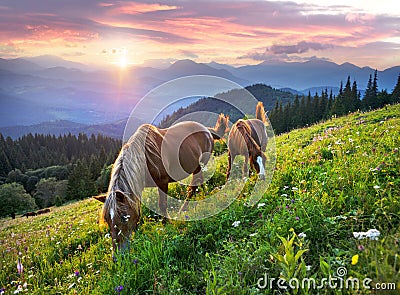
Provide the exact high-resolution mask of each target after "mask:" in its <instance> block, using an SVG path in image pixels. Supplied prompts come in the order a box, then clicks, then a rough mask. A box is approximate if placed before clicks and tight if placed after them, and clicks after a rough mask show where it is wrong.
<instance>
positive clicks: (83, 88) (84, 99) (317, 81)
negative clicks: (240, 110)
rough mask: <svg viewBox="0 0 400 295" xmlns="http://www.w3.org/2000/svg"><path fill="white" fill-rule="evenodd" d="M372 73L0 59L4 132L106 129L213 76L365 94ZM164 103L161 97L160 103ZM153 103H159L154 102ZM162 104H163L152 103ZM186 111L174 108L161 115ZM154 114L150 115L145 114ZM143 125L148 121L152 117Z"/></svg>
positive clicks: (385, 83) (383, 82) (389, 80)
mask: <svg viewBox="0 0 400 295" xmlns="http://www.w3.org/2000/svg"><path fill="white" fill-rule="evenodd" d="M373 71H374V70H373V69H372V68H369V67H364V68H360V67H357V66H355V65H353V64H351V63H344V64H342V65H338V64H335V63H333V62H328V61H324V60H311V61H308V62H302V63H300V62H292V63H286V62H277V61H275V62H262V63H260V64H258V65H249V66H242V67H232V66H230V65H224V64H219V63H215V62H211V63H208V64H203V63H196V62H194V61H192V60H179V61H176V62H174V63H173V64H171V65H169V66H168V67H165V66H164V67H163V68H154V67H149V66H132V67H130V68H128V69H124V70H120V69H118V68H116V67H114V68H110V69H104V68H102V69H94V68H90V67H88V66H86V65H83V64H80V63H75V62H71V61H67V60H64V59H62V58H59V57H54V56H39V57H29V58H17V59H0V126H14V125H34V124H38V123H40V122H47V121H54V120H67V121H72V122H77V123H82V124H86V125H99V124H100V125H101V124H105V123H107V122H114V121H117V120H120V119H123V118H126V117H128V116H129V114H130V112H131V111H132V109H133V108H134V106H135V104H136V103H137V102H138V101H139V100H140V99H141V98H142V97H144V95H146V93H148V92H149V91H150V90H152V89H154V88H155V87H157V86H158V85H161V84H162V83H165V82H167V81H169V80H171V79H175V78H178V77H184V76H188V75H212V76H218V77H222V78H225V79H228V80H231V81H234V82H236V83H238V84H239V85H242V86H248V85H252V84H255V83H261V84H265V85H271V86H272V87H274V88H277V89H279V88H282V89H284V90H286V89H287V90H288V91H289V92H290V93H292V94H299V93H304V94H307V93H308V90H310V91H311V94H312V95H314V94H315V91H318V93H320V91H321V90H322V89H325V88H328V90H330V89H333V91H334V93H335V89H337V87H338V86H339V85H340V81H343V82H345V81H346V79H347V76H349V75H350V77H351V80H352V81H353V80H354V79H355V80H356V81H357V85H358V89H360V90H361V92H362V91H363V89H365V87H366V85H367V81H368V78H369V75H371V74H373ZM399 73H400V66H397V67H392V68H389V69H386V70H384V71H379V72H378V86H379V89H382V88H386V89H387V90H388V91H389V92H390V91H391V90H392V89H393V87H394V85H395V84H396V82H397V77H398V75H399ZM160 99H162V97H161V98H160ZM152 103H153V102H152ZM154 105H157V102H154ZM182 107H186V105H184V104H182V103H181V104H179V103H177V104H174V105H173V106H171V107H168V109H167V110H165V112H163V113H162V115H163V116H164V115H165V116H166V115H168V114H167V112H170V113H172V112H174V111H176V110H178V109H179V108H182ZM147 115H148V114H147ZM141 116H142V117H141V118H140V119H141V121H143V122H148V121H149V118H147V117H146V114H142V115H141Z"/></svg>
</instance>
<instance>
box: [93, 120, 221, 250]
mask: <svg viewBox="0 0 400 295" xmlns="http://www.w3.org/2000/svg"><path fill="white" fill-rule="evenodd" d="M213 147H214V140H213V137H212V135H211V133H210V131H209V130H208V129H207V128H206V127H204V126H203V125H201V124H199V123H196V122H181V123H178V124H176V125H173V126H171V127H169V128H166V129H158V128H157V127H155V126H153V125H150V124H144V125H141V126H140V127H139V128H138V130H137V131H136V132H135V133H134V134H133V135H132V136H131V138H130V139H129V140H128V142H127V143H126V144H125V145H124V146H123V147H122V149H121V152H120V154H119V156H118V158H117V159H116V161H115V163H114V166H113V170H112V172H111V180H110V185H109V187H108V193H107V195H106V196H98V197H95V198H96V199H97V200H100V201H103V202H104V206H103V210H102V218H103V220H105V221H106V222H107V224H108V225H109V227H110V229H111V236H112V239H113V249H114V250H117V249H118V250H123V249H125V248H126V246H127V245H128V244H129V237H130V235H131V233H132V231H133V230H136V229H137V226H138V223H139V219H140V208H141V207H140V204H141V196H142V191H143V189H144V188H145V187H155V186H157V187H158V193H159V197H158V207H159V210H160V214H161V215H163V216H164V217H168V213H167V192H168V183H170V182H175V181H179V180H182V179H185V178H186V177H187V176H189V175H190V174H192V175H193V178H192V181H191V183H190V186H189V189H188V193H187V198H190V197H191V196H192V195H193V193H194V192H195V190H196V188H197V186H198V185H199V184H201V183H202V181H203V175H202V171H201V167H202V165H204V164H207V162H208V160H209V158H210V156H211V153H212V151H213Z"/></svg>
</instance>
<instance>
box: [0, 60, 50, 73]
mask: <svg viewBox="0 0 400 295" xmlns="http://www.w3.org/2000/svg"><path fill="white" fill-rule="evenodd" d="M43 69H44V68H43V67H41V66H39V65H37V64H35V63H33V62H30V61H28V60H25V59H22V58H16V59H4V58H0V70H5V71H9V72H12V73H18V74H30V73H34V72H37V71H40V70H43Z"/></svg>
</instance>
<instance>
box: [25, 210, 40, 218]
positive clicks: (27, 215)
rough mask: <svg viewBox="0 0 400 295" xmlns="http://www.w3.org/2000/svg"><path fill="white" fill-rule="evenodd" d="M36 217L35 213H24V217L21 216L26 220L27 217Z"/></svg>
mask: <svg viewBox="0 0 400 295" xmlns="http://www.w3.org/2000/svg"><path fill="white" fill-rule="evenodd" d="M36 215H37V213H36V212H33V211H32V212H26V213H25V214H24V215H22V216H26V218H28V217H29V216H36Z"/></svg>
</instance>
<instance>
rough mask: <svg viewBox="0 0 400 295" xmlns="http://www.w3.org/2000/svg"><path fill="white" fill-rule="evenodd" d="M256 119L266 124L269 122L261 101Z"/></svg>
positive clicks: (257, 107)
mask: <svg viewBox="0 0 400 295" xmlns="http://www.w3.org/2000/svg"><path fill="white" fill-rule="evenodd" d="M256 118H257V119H258V120H260V121H262V122H263V123H264V124H265V122H267V118H266V113H265V109H264V105H263V103H262V102H261V101H259V102H258V103H257V106H256Z"/></svg>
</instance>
